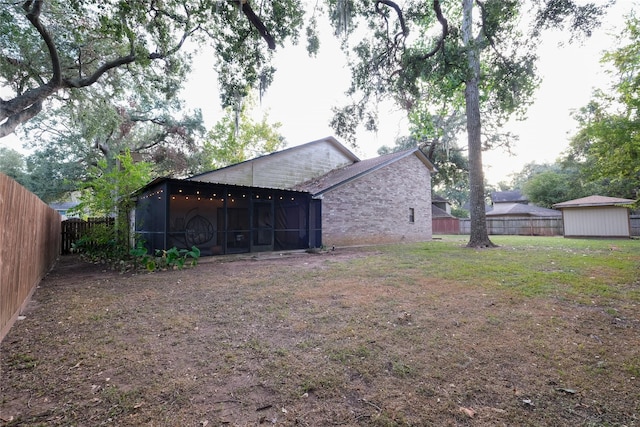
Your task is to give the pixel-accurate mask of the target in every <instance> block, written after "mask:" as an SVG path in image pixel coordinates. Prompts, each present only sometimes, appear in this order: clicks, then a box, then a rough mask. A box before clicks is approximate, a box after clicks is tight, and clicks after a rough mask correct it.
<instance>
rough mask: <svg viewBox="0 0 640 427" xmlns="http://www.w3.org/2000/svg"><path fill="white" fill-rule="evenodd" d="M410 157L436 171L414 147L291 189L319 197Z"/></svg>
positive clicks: (364, 162) (354, 164) (365, 161)
mask: <svg viewBox="0 0 640 427" xmlns="http://www.w3.org/2000/svg"><path fill="white" fill-rule="evenodd" d="M411 155H415V156H417V157H418V158H419V159H420V160H421V161H422V163H424V164H425V166H426V167H427V168H428V169H429V171H431V172H434V171H435V170H436V169H435V167H434V166H433V164H432V163H431V162H430V161H429V159H427V156H425V155H424V153H423V152H422V151H420V149H419V148H417V147H416V148H411V149H409V150H405V151H399V152H397V153H390V154H386V155H383V156H379V157H374V158H372V159H367V160H361V161H359V162H355V163H353V164H351V165H348V166H345V167H342V168H339V169H334V170H332V171H330V172H328V173H326V174H324V175H322V176H320V177H318V178H314V179H311V180H309V181H307V182H303V183H301V184H299V185H296V186H294V187H293V188H292V189H293V190H298V191H307V192H309V193H311V194H313V195H314V196H319V195H321V194H322V193H325V192H327V191H329V190H332V189H334V188H336V187H339V186H341V185H343V184H346V183H348V182H350V181H352V180H354V179H357V178H359V177H361V176H363V175H365V174H367V173H371V172H373V171H375V170H378V169H380V168H383V167H385V166H387V165H389V164H391V163H394V162H396V161H398V160H400V159H404V158H405V157H408V156H411Z"/></svg>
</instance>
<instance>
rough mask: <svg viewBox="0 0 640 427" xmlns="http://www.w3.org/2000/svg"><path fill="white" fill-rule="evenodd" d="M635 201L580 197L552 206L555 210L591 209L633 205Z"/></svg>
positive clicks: (604, 197)
mask: <svg viewBox="0 0 640 427" xmlns="http://www.w3.org/2000/svg"><path fill="white" fill-rule="evenodd" d="M634 202H635V200H631V199H622V198H620V197H607V196H598V195H593V196H588V197H582V198H580V199H574V200H568V201H566V202H562V203H556V204H555V205H553V207H554V208H556V209H563V208H584V207H593V206H614V205H630V204H632V203H634Z"/></svg>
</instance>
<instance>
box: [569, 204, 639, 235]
mask: <svg viewBox="0 0 640 427" xmlns="http://www.w3.org/2000/svg"><path fill="white" fill-rule="evenodd" d="M562 215H563V219H564V235H565V236H567V237H577V236H585V237H586V236H588V237H629V236H630V230H629V210H628V209H627V208H621V207H615V206H604V207H585V208H569V209H566V208H565V209H563V210H562Z"/></svg>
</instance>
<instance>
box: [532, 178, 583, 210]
mask: <svg viewBox="0 0 640 427" xmlns="http://www.w3.org/2000/svg"><path fill="white" fill-rule="evenodd" d="M522 191H523V193H524V194H525V195H526V196H527V198H528V199H529V201H530V202H532V203H533V204H535V205H537V206H541V207H543V208H551V207H552V206H553V205H554V204H555V203H560V202H564V201H567V200H571V189H570V187H569V183H568V182H567V176H566V175H564V174H562V173H559V172H554V171H545V172H541V173H539V174H537V175H535V176H534V177H532V178H531V179H530V180H529V181H527V182H526V183H525V184H524V186H523V188H522Z"/></svg>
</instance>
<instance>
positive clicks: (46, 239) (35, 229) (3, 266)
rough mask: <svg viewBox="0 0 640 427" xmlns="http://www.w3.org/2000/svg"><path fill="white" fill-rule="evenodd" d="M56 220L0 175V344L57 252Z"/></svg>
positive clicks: (53, 213) (32, 197)
mask: <svg viewBox="0 0 640 427" xmlns="http://www.w3.org/2000/svg"><path fill="white" fill-rule="evenodd" d="M60 219H61V218H60V215H59V214H58V213H57V212H56V211H55V210H54V209H51V208H50V207H49V206H47V205H46V204H45V203H44V202H42V201H41V200H40V199H39V198H38V197H37V196H36V195H35V194H33V193H31V192H29V191H28V190H27V189H26V188H24V187H22V186H21V185H20V184H18V183H17V182H15V181H14V180H13V179H11V178H9V177H8V176H6V175H4V174H2V173H0V280H1V282H0V341H1V340H2V339H3V338H4V336H5V335H6V334H7V333H8V332H9V329H10V328H11V325H12V324H13V322H15V320H16V319H17V317H18V314H19V313H20V311H21V310H22V309H23V308H24V306H25V305H26V303H27V302H28V301H29V298H30V297H31V294H32V293H33V291H34V290H35V288H36V285H37V284H38V283H39V282H40V280H42V278H43V277H44V276H45V275H46V274H47V272H48V271H49V270H50V269H51V267H53V265H54V263H55V261H56V259H57V257H58V254H59V253H60V240H61V235H60Z"/></svg>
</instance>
